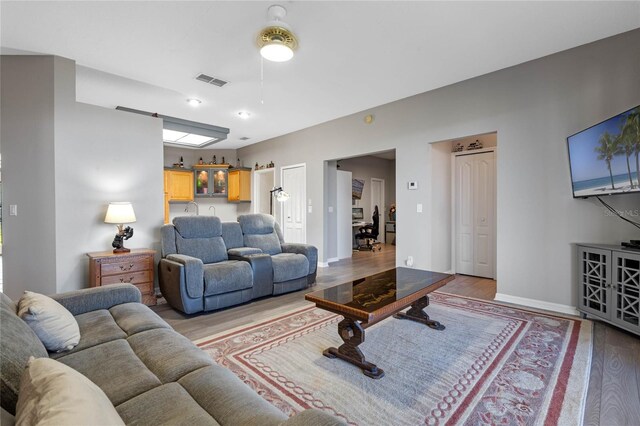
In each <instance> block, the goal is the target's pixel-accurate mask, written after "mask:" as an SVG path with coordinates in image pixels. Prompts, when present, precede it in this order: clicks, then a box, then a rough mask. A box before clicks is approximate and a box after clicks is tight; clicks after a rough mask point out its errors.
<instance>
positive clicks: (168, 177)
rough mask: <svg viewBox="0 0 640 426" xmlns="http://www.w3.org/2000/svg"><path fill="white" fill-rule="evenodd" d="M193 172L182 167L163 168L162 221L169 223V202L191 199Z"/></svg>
mask: <svg viewBox="0 0 640 426" xmlns="http://www.w3.org/2000/svg"><path fill="white" fill-rule="evenodd" d="M193 194H194V191H193V172H192V171H191V170H183V169H165V170H164V223H169V203H170V202H172V201H173V202H176V201H178V202H188V201H193Z"/></svg>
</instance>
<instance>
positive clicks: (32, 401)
mask: <svg viewBox="0 0 640 426" xmlns="http://www.w3.org/2000/svg"><path fill="white" fill-rule="evenodd" d="M36 424H37V425H124V422H123V421H122V419H121V418H120V416H119V415H118V412H117V411H116V409H115V408H114V407H113V404H111V401H109V398H107V395H105V394H104V392H103V391H102V390H101V389H100V388H99V387H98V386H96V385H95V384H94V383H93V382H92V381H91V380H89V379H87V378H86V377H85V376H83V375H82V374H80V373H79V372H77V371H75V370H74V369H72V368H71V367H68V366H66V365H64V364H62V363H61V362H58V361H56V360H53V359H50V358H33V357H31V358H30V359H29V363H28V364H27V368H26V369H25V370H24V373H23V374H22V378H21V380H20V395H19V396H18V405H17V409H16V426H28V425H36Z"/></svg>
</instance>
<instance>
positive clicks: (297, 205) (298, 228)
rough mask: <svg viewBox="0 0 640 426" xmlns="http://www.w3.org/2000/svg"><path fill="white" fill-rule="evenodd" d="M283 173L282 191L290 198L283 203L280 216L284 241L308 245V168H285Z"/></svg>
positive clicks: (302, 165) (300, 166) (299, 166)
mask: <svg viewBox="0 0 640 426" xmlns="http://www.w3.org/2000/svg"><path fill="white" fill-rule="evenodd" d="M281 173H282V176H281V179H280V182H281V183H282V189H283V190H284V191H285V192H287V193H289V196H290V197H289V199H288V200H287V201H285V202H284V203H282V210H281V211H282V215H281V216H280V217H281V223H282V230H283V233H284V240H285V241H286V242H288V243H306V242H307V241H306V219H307V212H306V203H305V200H306V193H305V190H306V187H307V185H306V182H307V178H306V166H305V165H304V164H299V165H295V166H287V167H283V168H282V171H281Z"/></svg>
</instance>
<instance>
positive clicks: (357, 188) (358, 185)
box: [351, 179, 364, 200]
mask: <svg viewBox="0 0 640 426" xmlns="http://www.w3.org/2000/svg"><path fill="white" fill-rule="evenodd" d="M363 189H364V179H353V180H352V181H351V198H353V199H354V200H361V199H362V190H363Z"/></svg>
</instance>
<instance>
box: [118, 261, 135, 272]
mask: <svg viewBox="0 0 640 426" xmlns="http://www.w3.org/2000/svg"><path fill="white" fill-rule="evenodd" d="M131 269H133V263H130V264H129V267H128V268H126V267H124V266H122V265H120V270H121V271H130V270H131Z"/></svg>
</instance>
